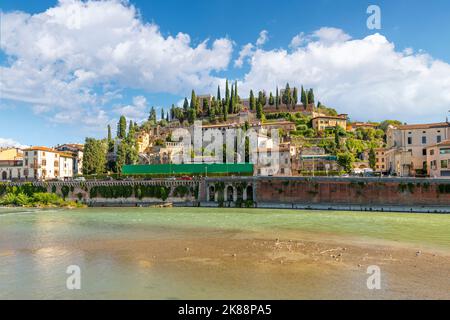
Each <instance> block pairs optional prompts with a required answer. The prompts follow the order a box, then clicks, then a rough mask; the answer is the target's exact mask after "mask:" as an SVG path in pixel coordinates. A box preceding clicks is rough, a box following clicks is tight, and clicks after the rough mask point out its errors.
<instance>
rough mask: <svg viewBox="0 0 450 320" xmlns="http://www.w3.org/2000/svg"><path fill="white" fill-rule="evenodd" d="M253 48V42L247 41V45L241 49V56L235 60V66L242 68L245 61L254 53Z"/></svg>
mask: <svg viewBox="0 0 450 320" xmlns="http://www.w3.org/2000/svg"><path fill="white" fill-rule="evenodd" d="M253 49H254V46H253V44H251V43H247V44H246V45H245V46H243V47H242V49H241V51H240V52H239V58H237V59H236V60H235V61H234V66H235V67H236V68H241V67H242V66H243V64H244V61H245V60H246V59H247V58H249V57H251V56H252V55H253V52H254V51H253Z"/></svg>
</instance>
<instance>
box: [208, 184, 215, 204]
mask: <svg viewBox="0 0 450 320" xmlns="http://www.w3.org/2000/svg"><path fill="white" fill-rule="evenodd" d="M208 200H209V201H214V200H215V190H214V186H210V187H209V199H208Z"/></svg>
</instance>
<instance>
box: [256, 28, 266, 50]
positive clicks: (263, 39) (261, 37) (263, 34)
mask: <svg viewBox="0 0 450 320" xmlns="http://www.w3.org/2000/svg"><path fill="white" fill-rule="evenodd" d="M267 40H269V32H268V31H267V30H262V31H261V32H260V33H259V38H258V39H257V40H256V45H257V46H258V47H259V46H262V45H263V44H265V43H266V42H267Z"/></svg>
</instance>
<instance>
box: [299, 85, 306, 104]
mask: <svg viewBox="0 0 450 320" xmlns="http://www.w3.org/2000/svg"><path fill="white" fill-rule="evenodd" d="M300 101H301V103H302V104H303V105H304V106H305V107H307V104H306V92H305V89H304V88H303V86H302V89H301V92H300Z"/></svg>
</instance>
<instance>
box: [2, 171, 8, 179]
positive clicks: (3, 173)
mask: <svg viewBox="0 0 450 320" xmlns="http://www.w3.org/2000/svg"><path fill="white" fill-rule="evenodd" d="M7 178H8V174H7V173H6V171H3V172H2V180H6V179H7Z"/></svg>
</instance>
